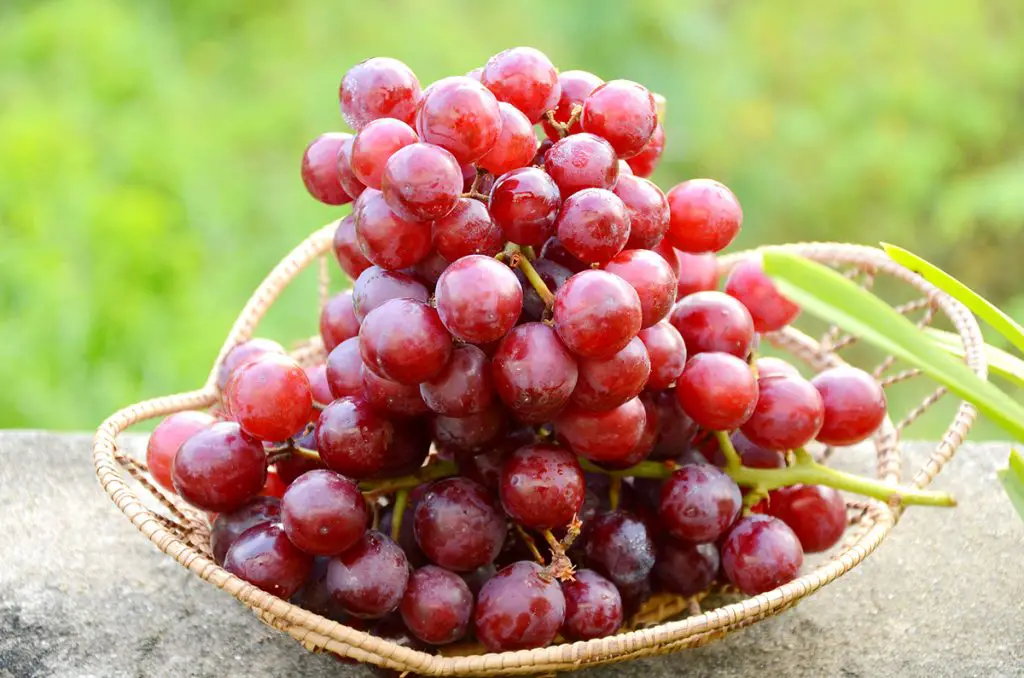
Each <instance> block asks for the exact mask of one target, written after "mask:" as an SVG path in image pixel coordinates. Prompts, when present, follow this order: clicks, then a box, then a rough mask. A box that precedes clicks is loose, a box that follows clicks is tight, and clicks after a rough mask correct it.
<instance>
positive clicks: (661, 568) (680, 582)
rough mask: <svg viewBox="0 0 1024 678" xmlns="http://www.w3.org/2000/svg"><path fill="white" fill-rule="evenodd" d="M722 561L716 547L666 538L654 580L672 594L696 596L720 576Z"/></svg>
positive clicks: (661, 547)
mask: <svg viewBox="0 0 1024 678" xmlns="http://www.w3.org/2000/svg"><path fill="white" fill-rule="evenodd" d="M720 560H721V559H720V558H719V555H718V549H717V548H716V547H715V545H714V544H689V543H687V542H681V541H675V540H671V539H666V540H665V541H663V542H662V543H661V545H660V546H659V547H658V559H657V560H656V561H655V563H654V579H655V581H657V582H658V584H659V585H660V586H661V588H663V589H664V590H666V591H668V592H669V593H674V594H675V595H677V596H695V595H697V594H698V593H700V592H701V591H705V590H707V588H708V587H709V586H711V583H712V582H713V581H714V580H715V577H716V576H717V575H718V566H719V563H720Z"/></svg>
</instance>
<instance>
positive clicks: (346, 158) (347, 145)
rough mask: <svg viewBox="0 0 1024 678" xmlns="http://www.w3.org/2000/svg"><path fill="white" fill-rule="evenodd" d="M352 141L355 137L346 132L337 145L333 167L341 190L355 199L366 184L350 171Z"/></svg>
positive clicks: (353, 141) (361, 192)
mask: <svg viewBox="0 0 1024 678" xmlns="http://www.w3.org/2000/svg"><path fill="white" fill-rule="evenodd" d="M353 143H355V137H354V136H352V135H351V134H346V135H345V138H344V139H342V140H341V143H340V144H339V145H338V156H337V158H335V160H336V161H337V162H336V165H335V169H336V170H337V174H338V183H339V184H341V188H342V190H344V191H345V192H346V193H348V194H349V195H350V196H352V199H353V200H356V199H357V198H358V197H359V196H361V195H362V194H363V191H365V190H366V186H364V185H363V182H361V181H359V179H357V178H356V175H355V172H353V171H352V144H353Z"/></svg>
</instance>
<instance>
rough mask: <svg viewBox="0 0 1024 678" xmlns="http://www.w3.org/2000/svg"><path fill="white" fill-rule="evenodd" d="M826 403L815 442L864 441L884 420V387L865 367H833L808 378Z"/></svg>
mask: <svg viewBox="0 0 1024 678" xmlns="http://www.w3.org/2000/svg"><path fill="white" fill-rule="evenodd" d="M811 383H812V384H814V387H815V388H816V389H818V393H820V394H821V399H822V402H823V403H824V405H825V420H824V422H823V423H822V426H821V430H820V431H819V432H818V436H817V437H818V442H821V443H824V444H826V445H854V444H856V443H859V442H861V441H862V440H866V439H867V438H868V437H869V436H871V435H872V434H873V433H874V432H875V431H877V430H878V427H879V426H881V425H882V422H883V421H884V420H885V407H886V401H885V390H884V389H883V388H882V386H881V384H879V383H878V381H877V380H876V379H875V378H874V377H872V376H871V375H870V374H868V373H867V372H865V371H864V370H859V369H857V368H856V367H846V366H843V367H833V368H831V369H828V370H825V371H824V372H820V373H819V374H817V375H815V377H814V378H813V379H812V380H811Z"/></svg>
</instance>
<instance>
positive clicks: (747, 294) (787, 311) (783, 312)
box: [725, 259, 800, 332]
mask: <svg viewBox="0 0 1024 678" xmlns="http://www.w3.org/2000/svg"><path fill="white" fill-rule="evenodd" d="M725 293H726V294H728V295H730V296H733V297H736V298H737V299H739V300H740V301H741V302H742V303H743V305H744V306H746V307H747V310H748V311H750V316H751V317H752V318H753V319H754V329H755V330H757V331H758V332H775V331H777V330H781V329H782V328H783V327H785V326H786V325H788V324H790V323H791V322H793V321H794V320H796V317H797V316H798V315H800V307H799V306H797V305H796V304H794V303H793V302H792V301H790V300H789V299H787V298H786V297H784V296H782V294H780V293H779V290H778V289H776V287H775V283H773V282H772V279H771V278H769V277H768V276H767V274H765V272H764V269H763V268H762V266H761V262H760V260H759V259H757V260H755V259H747V260H745V261H741V262H740V263H738V264H736V266H735V267H734V268H733V269H732V271H731V272H730V273H729V277H728V278H727V279H726V281H725Z"/></svg>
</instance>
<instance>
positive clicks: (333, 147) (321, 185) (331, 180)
mask: <svg viewBox="0 0 1024 678" xmlns="http://www.w3.org/2000/svg"><path fill="white" fill-rule="evenodd" d="M351 136H352V135H351V134H343V133H339V132H332V133H329V134H321V135H320V136H318V137H317V138H316V139H313V141H311V142H310V144H309V146H307V147H306V152H305V153H304V154H303V156H302V182H303V183H304V184H306V190H307V191H309V194H310V195H311V196H313V197H314V198H316V199H317V200H319V201H320V202H322V203H324V204H325V205H344V204H345V203H347V202H352V196H350V195H349V194H348V193H346V192H345V189H344V188H342V187H341V183H340V182H339V181H338V149H339V148H340V147H341V143H342V142H343V141H344V140H345V139H347V138H350V137H351Z"/></svg>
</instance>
